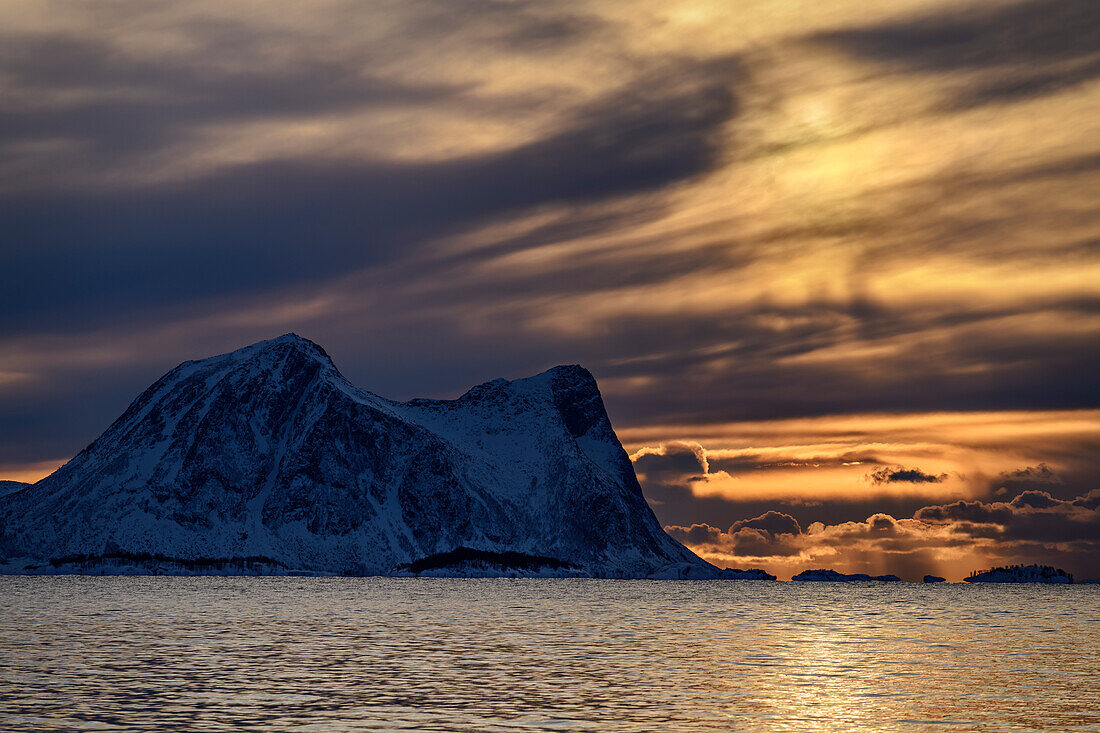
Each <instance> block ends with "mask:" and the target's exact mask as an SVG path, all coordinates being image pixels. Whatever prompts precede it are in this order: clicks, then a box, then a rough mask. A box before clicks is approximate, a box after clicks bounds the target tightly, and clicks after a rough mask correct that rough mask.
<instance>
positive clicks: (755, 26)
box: [0, 0, 1100, 579]
mask: <svg viewBox="0 0 1100 733" xmlns="http://www.w3.org/2000/svg"><path fill="white" fill-rule="evenodd" d="M475 18H476V20H475ZM1097 20H1098V18H1097V10H1096V5H1095V3H1093V2H1090V0H1064V1H1063V2H1060V3H1047V2H1041V1H1040V0H1022V1H1021V0H1008V1H1006V0H996V1H995V2H983V3H955V2H937V1H935V0H899V1H894V2H884V3H875V4H868V3H866V2H855V1H854V0H852V1H848V0H838V1H835V2H812V3H811V2H797V3H792V2H778V1H775V2H772V1H768V0H753V1H752V2H737V3H729V2H698V1H696V0H693V1H692V2H667V1H664V0H662V2H648V1H647V0H640V1H638V2H630V3H624V4H612V3H590V2H583V1H578V2H572V1H570V2H564V3H552V4H539V3H529V2H515V3H499V4H498V3H491V2H490V3H481V2H479V1H477V0H471V1H469V2H467V1H466V0H462V1H461V2H457V3H453V4H452V3H445V4H435V3H423V2H409V3H381V4H375V5H370V6H366V7H364V6H358V5H348V4H345V3H342V2H324V3H309V4H305V5H303V4H299V3H289V2H279V3H269V4H264V5H262V6H259V5H253V4H226V3H220V2H197V3H186V4H171V5H159V4H158V5H139V6H133V5H129V4H115V3H94V4H87V3H77V2H68V1H66V0H43V1H42V2H35V3H3V4H0V28H3V31H2V35H3V47H4V49H5V50H4V53H3V54H2V55H0V94H2V95H3V97H4V100H5V104H4V105H3V109H2V110H0V235H2V236H0V257H2V260H0V273H2V275H0V277H2V279H3V285H4V287H3V288H2V290H0V302H2V304H3V305H2V307H0V478H2V479H8V480H13V481H22V482H33V481H36V480H38V479H40V478H42V477H43V476H45V475H48V474H49V473H51V472H52V471H53V470H55V469H56V467H57V466H58V465H59V464H60V463H63V462H64V460H66V459H67V458H70V457H72V456H74V455H76V454H77V453H78V452H79V451H80V450H81V449H82V448H83V447H84V446H85V445H87V444H88V443H89V442H90V441H91V440H92V439H94V438H95V436H96V435H98V434H99V433H100V432H102V430H103V429H104V428H105V427H106V426H107V425H108V424H109V423H110V422H111V421H112V420H113V419H114V418H115V417H117V416H118V415H120V414H121V413H122V412H123V411H124V410H125V409H126V406H127V405H128V404H129V403H130V401H131V400H132V399H133V398H134V397H135V396H136V395H137V394H138V393H139V392H140V391H141V390H142V389H144V387H145V386H147V385H148V384H150V383H151V382H152V381H153V380H154V379H156V378H157V377H158V376H159V375H160V374H162V373H163V372H165V371H166V370H167V369H170V368H171V367H173V366H175V365H176V364H177V363H179V362H180V361H182V360H184V359H191V358H196V357H198V356H205V355H209V354H214V353H220V352H223V351H227V350H230V349H232V348H236V347H237V346H240V345H242V344H245V343H251V342H253V341H257V340H259V339H263V338H269V337H271V336H274V335H278V334H280V333H283V332H287V331H296V332H300V333H302V334H305V335H307V336H308V337H309V338H311V339H313V340H315V341H317V342H318V343H323V344H325V346H326V348H329V349H330V350H331V354H332V357H333V358H334V360H335V361H336V362H337V363H338V364H339V365H340V368H341V369H342V370H343V371H344V372H345V373H346V374H347V376H348V377H349V378H350V379H351V380H352V381H353V382H355V383H356V384H360V385H363V386H364V387H366V388H367V389H370V390H373V391H377V392H378V393H380V394H386V395H393V396H394V397H398V398H402V399H405V398H409V397H413V396H435V397H454V396H457V395H458V394H459V393H460V392H461V391H462V390H463V389H465V388H466V387H467V386H468V385H470V384H474V383H478V382H483V381H486V380H489V379H492V378H494V377H497V376H504V377H508V378H513V377H518V376H523V375H528V374H533V373H536V372H538V371H540V370H542V369H545V368H547V367H549V366H551V365H553V364H557V363H581V364H583V365H585V366H586V367H587V368H588V369H590V370H591V371H592V373H593V374H594V375H595V377H596V378H597V380H598V382H599V384H600V388H601V390H602V392H603V396H604V400H605V402H606V405H607V408H608V412H609V414H610V416H611V419H612V421H613V422H614V424H615V428H616V430H617V432H618V435H619V437H620V438H621V440H622V442H623V443H624V446H625V448H626V449H627V451H628V452H629V453H630V454H631V458H632V460H633V462H634V466H635V469H636V471H637V473H638V476H639V479H640V481H641V484H642V487H643V489H644V492H645V494H646V497H647V499H648V500H649V502H650V505H651V506H652V507H653V509H654V511H655V512H656V514H657V516H658V518H659V519H660V521H661V522H662V524H663V525H666V526H667V527H669V528H671V530H670V531H671V532H672V533H673V534H674V536H676V537H677V538H678V539H680V540H681V541H683V542H685V543H686V544H687V545H688V546H689V547H691V548H693V549H695V550H696V551H698V552H699V553H700V554H701V555H702V556H703V557H705V558H707V559H710V560H712V561H714V562H716V563H718V564H721V565H730V566H739V567H740V566H745V567H748V566H752V567H763V568H765V569H767V570H769V571H770V572H773V573H776V574H779V575H780V576H787V577H789V575H790V574H792V573H794V572H798V571H799V570H801V569H805V568H808V567H818V566H828V567H835V568H837V569H841V570H843V569H853V570H857V569H858V570H866V571H869V572H871V571H873V572H893V571H895V569H900V568H902V567H904V568H906V569H908V568H912V569H913V572H916V569H917V568H918V566H919V567H924V568H927V569H928V571H929V572H932V571H933V570H938V571H940V572H941V574H943V575H946V576H949V577H951V578H952V579H959V578H961V577H962V576H964V575H965V574H966V573H967V572H969V571H970V570H973V569H974V568H976V567H979V566H984V565H989V564H991V563H1003V562H1017V561H1019V562H1049V563H1053V564H1059V565H1060V566H1062V567H1065V568H1066V569H1067V570H1072V571H1073V572H1075V573H1078V574H1079V575H1082V576H1097V577H1100V529H1097V528H1100V519H1098V518H1097V506H1096V498H1095V497H1096V494H1095V491H1096V490H1100V483H1097V480H1096V477H1097V472H1098V470H1100V390H1098V389H1097V377H1096V375H1097V374H1098V373H1100V358H1098V357H1100V346H1098V345H1100V308H1098V307H1097V305H1098V304H1100V248H1098V244H1097V241H1098V240H1097V233H1098V232H1100V207H1098V206H1097V191H1100V51H1098V50H1097V49H1098V48H1100V43H1098V39H1097V34H1096V30H1095V29H1096V28H1097V27H1098V23H1097ZM1028 491H1037V492H1042V494H1043V495H1044V496H1046V497H1047V498H1048V499H1049V500H1050V501H1051V502H1055V504H1052V505H1051V506H1048V507H1043V508H1036V507H1030V508H1028V507H1024V508H1021V507H1020V506H1014V508H1010V509H1006V510H1003V511H1000V513H999V514H997V516H998V517H1001V519H1000V520H998V521H997V522H991V523H989V524H988V526H986V525H983V527H984V529H983V532H984V534H981V533H978V532H971V533H969V534H968V533H967V532H968V531H969V530H966V528H965V527H962V522H963V520H961V519H960V520H958V521H957V522H956V521H955V520H952V522H955V523H947V522H945V523H941V524H932V523H928V522H924V521H921V520H918V519H917V518H916V515H917V514H918V513H919V512H920V511H921V510H922V509H924V508H926V507H936V506H946V505H951V504H953V503H955V502H960V501H965V502H977V503H979V504H981V505H982V506H992V505H994V504H1003V505H1005V506H1008V505H1009V504H1010V503H1011V502H1012V501H1013V500H1014V499H1016V498H1017V497H1018V496H1020V495H1022V494H1023V493H1024V492H1028ZM1090 492H1093V493H1090ZM1075 500H1077V501H1079V502H1080V503H1079V504H1072V502H1074V501H1075ZM768 512H774V513H778V514H782V515H784V516H787V517H789V518H791V519H792V521H794V522H795V523H796V525H794V526H797V527H798V532H795V533H791V532H786V533H785V532H772V531H770V530H767V529H762V528H760V527H754V526H750V525H738V523H739V522H742V523H743V522H750V523H751V522H755V521H756V520H757V519H759V518H761V517H764V516H768V515H767V513H768ZM1036 512H1042V513H1043V514H1042V521H1043V522H1046V524H1044V525H1043V527H1045V529H1043V530H1042V531H1040V530H1039V529H1036V528H1035V527H1033V526H1032V525H1031V524H1027V525H1026V526H1025V522H1032V520H1035V523H1036V526H1037V523H1038V520H1036V519H1035V513H1036ZM1025 514H1026V515H1027V516H1026V517H1025V516H1024V515H1025ZM1009 515H1011V516H1009ZM875 517H880V519H879V520H875ZM882 517H885V519H881V518H882ZM1006 517H1007V518H1006ZM876 521H877V524H876ZM967 526H969V525H967ZM1066 527H1069V529H1068V530H1066V529H1065V528H1066ZM731 528H732V532H731ZM1094 529H1096V530H1097V533H1095V534H1093V535H1092V536H1091V539H1090V537H1089V532H1090V531H1092V530H1094ZM1063 530H1065V532H1064V533H1063V534H1065V538H1062V539H1060V538H1059V533H1060V532H1062V531H1063ZM1074 533H1076V534H1074ZM750 535H751V536H750ZM979 535H981V536H979ZM992 535H996V536H995V537H993V536H992Z"/></svg>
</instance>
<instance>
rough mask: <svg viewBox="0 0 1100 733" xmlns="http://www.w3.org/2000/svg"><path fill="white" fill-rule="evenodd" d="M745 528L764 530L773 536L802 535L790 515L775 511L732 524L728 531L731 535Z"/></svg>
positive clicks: (796, 522) (800, 529) (800, 528)
mask: <svg viewBox="0 0 1100 733" xmlns="http://www.w3.org/2000/svg"><path fill="white" fill-rule="evenodd" d="M746 527H748V528H751V529H760V530H764V531H766V532H768V533H769V534H773V535H777V534H802V527H800V526H799V524H798V521H797V520H796V519H795V518H794V517H792V516H791V515H790V514H784V513H782V512H776V511H767V512H764V513H763V514H761V515H760V516H758V517H753V518H752V519H743V520H740V521H737V522H734V523H733V524H732V525H731V526H730V528H729V531H730V532H731V533H732V532H736V531H737V530H739V529H742V528H746Z"/></svg>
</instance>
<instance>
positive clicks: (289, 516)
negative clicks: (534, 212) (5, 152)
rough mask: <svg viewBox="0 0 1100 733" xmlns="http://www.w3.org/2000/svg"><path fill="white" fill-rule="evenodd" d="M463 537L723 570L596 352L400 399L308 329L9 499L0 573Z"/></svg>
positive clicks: (596, 563)
mask: <svg viewBox="0 0 1100 733" xmlns="http://www.w3.org/2000/svg"><path fill="white" fill-rule="evenodd" d="M457 548H471V549H472V550H474V551H477V552H487V553H508V552H514V553H520V554H524V555H528V556H531V557H550V558H553V559H555V560H556V561H559V562H560V563H562V567H569V568H572V570H570V573H571V574H580V575H593V576H601V577H650V576H661V577H683V576H688V577H720V576H721V573H722V571H719V570H718V569H717V568H715V567H714V566H712V565H710V564H709V563H706V562H705V561H703V560H701V559H700V558H698V557H697V556H695V555H694V554H693V553H691V552H690V551H689V550H687V549H686V548H684V547H683V546H682V545H680V544H679V543H678V542H676V541H675V540H673V539H672V538H671V537H669V536H668V535H667V534H665V532H664V531H663V529H662V528H661V527H660V525H659V523H658V522H657V520H656V517H654V516H653V513H652V510H651V509H650V508H649V506H648V505H647V504H646V502H645V498H644V497H643V495H642V491H641V487H640V486H639V485H638V481H637V478H636V477H635V475H634V471H633V466H632V465H631V464H630V461H629V458H628V457H627V455H626V453H625V451H624V450H623V449H622V446H621V444H620V443H619V441H618V438H617V437H616V436H615V432H614V429H613V428H612V426H611V423H610V420H609V419H608V417H607V413H606V410H605V408H604V405H603V400H602V396H601V395H600V393H599V388H598V385H597V384H596V381H595V379H594V378H593V377H592V375H591V373H589V372H588V371H587V370H586V369H584V368H583V367H582V366H580V365H576V364H571V365H560V366H557V367H553V368H551V369H548V370H546V371H544V372H542V373H540V374H536V375H534V376H531V377H526V378H523V379H516V380H505V379H495V380H491V381H488V382H484V383H482V384H479V385H476V386H474V387H472V388H470V389H469V390H467V391H466V392H465V393H464V394H463V395H461V396H460V397H457V398H455V399H453V400H432V399H424V398H417V399H412V400H408V401H405V402H398V401H394V400H389V399H387V398H384V397H381V396H379V395H377V394H374V393H372V392H369V391H366V390H364V389H361V388H359V387H357V386H355V385H353V384H352V383H351V382H349V381H348V380H347V379H346V378H345V377H344V376H343V375H342V374H341V373H340V372H339V370H338V369H337V368H336V366H335V364H334V363H333V361H332V359H331V358H330V357H329V355H328V353H327V352H326V351H325V350H324V349H323V348H322V347H321V346H319V345H317V344H315V343H314V342H312V341H310V340H308V339H305V338H302V337H301V336H298V335H296V334H285V335H283V336H280V337H278V338H275V339H270V340H267V341H261V342H257V343H255V344H252V345H249V346H246V347H243V348H241V349H237V350H235V351H232V352H228V353H225V354H219V355H216V356H212V357H209V358H207V359H200V360H191V361H184V362H182V363H181V364H179V365H178V366H176V367H175V368H174V369H172V370H170V371H169V372H167V373H166V374H165V375H164V376H163V377H161V378H160V379H158V380H157V381H156V382H154V383H153V384H152V385H150V387H149V388H147V389H146V390H144V391H143V392H142V393H141V394H140V395H139V396H138V397H137V398H136V399H135V400H134V401H133V402H132V403H131V404H130V405H129V407H128V408H127V409H126V410H125V411H124V412H123V414H122V415H121V416H120V417H119V418H118V419H116V420H115V421H114V422H113V423H112V424H111V425H110V426H109V427H108V428H107V430H105V431H104V432H103V433H102V434H101V435H100V436H99V437H97V438H96V439H95V440H94V441H92V443H91V444H89V445H88V446H87V447H86V448H85V449H84V450H82V451H81V452H80V453H79V454H77V456H76V457H74V458H73V459H72V460H71V461H69V462H68V463H66V464H65V465H64V466H62V467H61V468H60V469H58V471H56V472H55V473H53V474H51V475H50V476H47V477H46V478H44V479H42V480H41V481H38V482H36V483H35V484H33V485H31V486H29V487H26V488H24V489H21V490H18V491H15V492H13V493H11V494H9V495H7V496H3V497H0V558H2V559H3V564H2V565H0V572H15V571H19V569H20V568H22V569H26V568H28V567H30V566H33V565H36V564H38V566H39V567H43V563H47V562H48V561H49V560H50V559H51V558H52V559H54V560H57V559H60V558H65V557H73V558H83V560H82V562H84V563H85V565H87V564H88V563H89V562H92V561H91V560H90V559H89V558H96V557H100V558H103V557H107V556H108V555H112V554H113V556H115V557H146V556H148V557H161V558H175V559H177V560H179V561H180V562H199V561H200V559H202V558H220V559H227V558H228V559H232V558H267V559H270V560H271V561H272V562H273V563H275V564H279V565H281V566H282V567H283V568H284V569H287V570H294V571H308V572H319V573H342V574H357V575H358V574H391V573H394V572H397V571H398V569H399V568H400V567H402V566H408V565H410V564H412V563H415V562H417V561H418V560H423V559H424V558H427V557H430V556H434V555H439V554H441V553H448V552H452V551H454V550H456V549H457ZM272 567H275V565H272ZM55 569H56V568H55ZM551 570H553V568H551ZM551 574H552V573H551Z"/></svg>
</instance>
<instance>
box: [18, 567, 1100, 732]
mask: <svg viewBox="0 0 1100 733" xmlns="http://www.w3.org/2000/svg"><path fill="white" fill-rule="evenodd" d="M164 729H175V730H190V731H229V730H250V729H251V730H276V731H281V730H288V731H289V730H293V731H343V730H346V731H382V730H423V731H542V730H550V731H577V730H593V731H730V730H733V731H848V730H851V731H925V730H927V731H945V730H946V731H1014V730H1041V731H1068V730H1100V586H1047V585H1019V586H1008V585H979V586H974V585H937V586H924V585H916V584H908V583H856V584H835V585H834V584H826V583H805V584H798V583H768V582H757V581H709V582H703V581H679V582H677V581H612V580H447V579H390V578H211V577H206V578H165V577H129V578H128V577H105V578H104V577H71V576H68V577H0V730H4V731H51V730H125V731H151V730H164Z"/></svg>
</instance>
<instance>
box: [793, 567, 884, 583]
mask: <svg viewBox="0 0 1100 733" xmlns="http://www.w3.org/2000/svg"><path fill="white" fill-rule="evenodd" d="M791 580H795V581H799V582H806V581H810V582H812V581H817V582H826V583H851V582H854V581H857V580H877V581H881V582H886V583H897V582H900V581H901V578H899V577H898V576H896V575H867V574H866V573H850V574H844V573H838V572H837V571H835V570H803V571H802V572H801V573H799V574H798V575H796V576H794V577H793V578H791Z"/></svg>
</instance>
